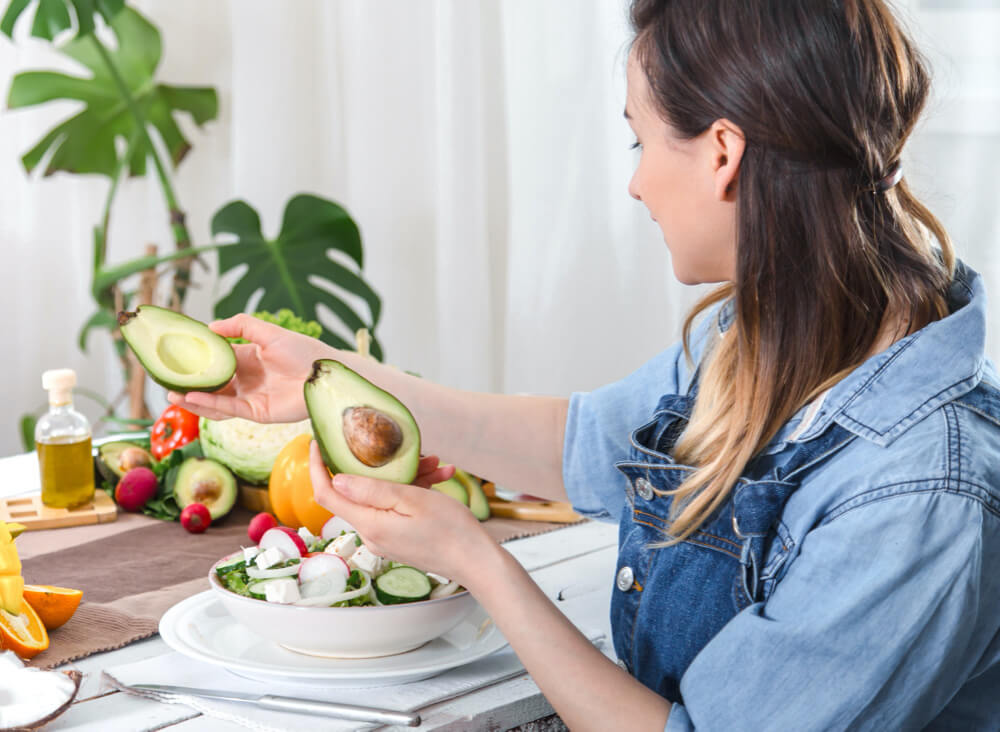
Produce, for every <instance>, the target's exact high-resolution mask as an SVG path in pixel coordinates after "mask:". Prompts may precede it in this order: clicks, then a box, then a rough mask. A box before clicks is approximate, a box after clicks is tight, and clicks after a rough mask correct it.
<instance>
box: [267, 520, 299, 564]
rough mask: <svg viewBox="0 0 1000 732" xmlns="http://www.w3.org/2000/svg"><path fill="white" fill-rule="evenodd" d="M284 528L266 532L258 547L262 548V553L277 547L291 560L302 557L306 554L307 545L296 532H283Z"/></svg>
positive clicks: (280, 527) (279, 527)
mask: <svg viewBox="0 0 1000 732" xmlns="http://www.w3.org/2000/svg"><path fill="white" fill-rule="evenodd" d="M283 528H285V527H283V526H278V527H277V528H274V529H268V530H267V531H265V532H264V535H263V536H261V537H260V543H259V544H258V545H257V546H258V547H260V550H261V551H266V550H268V549H270V548H271V547H277V548H278V550H279V551H280V552H281V553H282V554H284V555H285V556H286V557H288V558H289V559H295V558H297V557H301V556H302V555H303V554H305V553H306V543H305V542H304V541H302V537H300V536H299V535H298V534H296V533H295V532H294V531H292V532H288V531H282V529H283Z"/></svg>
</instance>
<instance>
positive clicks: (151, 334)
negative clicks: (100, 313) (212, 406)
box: [118, 305, 236, 392]
mask: <svg viewBox="0 0 1000 732" xmlns="http://www.w3.org/2000/svg"><path fill="white" fill-rule="evenodd" d="M118 325H119V326H120V328H121V332H122V337H123V338H124V339H125V342H126V343H127V344H128V345H129V347H130V348H131V349H132V351H133V352H134V353H135V355H136V358H138V359H139V363H141V364H142V367H143V368H144V369H145V370H146V373H148V374H149V376H150V378H151V379H152V380H153V381H155V382H156V383H157V384H159V385H160V386H163V387H165V388H167V389H170V390H171V391H177V392H188V391H215V390H217V389H221V388H222V387H223V386H225V385H226V384H228V383H229V380H230V379H231V378H233V374H234V373H235V372H236V354H235V353H234V352H233V347H232V346H231V345H229V341H227V340H226V339H225V338H223V337H222V336H220V335H218V334H216V333H213V332H212V330H211V329H210V328H209V327H208V326H207V325H205V324H204V323H202V322H200V321H198V320H195V319H194V318H189V317H188V316H186V315H182V314H181V313H175V312H174V311H173V310H167V309H165V308H159V307H156V306H155V305H140V306H139V307H138V308H137V310H136V312H134V313H129V312H124V313H119V314H118Z"/></svg>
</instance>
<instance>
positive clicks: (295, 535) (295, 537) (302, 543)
mask: <svg viewBox="0 0 1000 732" xmlns="http://www.w3.org/2000/svg"><path fill="white" fill-rule="evenodd" d="M275 528H276V529H277V530H278V531H284V532H285V533H286V534H288V535H289V536H290V537H292V541H294V542H295V545H296V546H297V547H299V551H300V552H302V553H303V554H305V553H306V552H308V551H309V547H307V546H306V540H305V539H303V538H302V537H301V536H299V532H297V531H296V530H295V529H292V528H289V527H287V526H275Z"/></svg>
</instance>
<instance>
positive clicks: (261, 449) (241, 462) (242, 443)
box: [198, 417, 312, 484]
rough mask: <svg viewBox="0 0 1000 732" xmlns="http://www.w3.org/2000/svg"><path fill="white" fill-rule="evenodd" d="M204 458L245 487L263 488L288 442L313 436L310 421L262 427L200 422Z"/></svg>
mask: <svg viewBox="0 0 1000 732" xmlns="http://www.w3.org/2000/svg"><path fill="white" fill-rule="evenodd" d="M199 429H200V432H199V436H198V439H199V440H200V441H201V449H202V452H204V453H205V457H207V458H212V459H213V460H218V461H219V462H220V463H222V464H223V465H225V466H226V467H227V468H229V469H230V470H231V471H233V473H234V474H235V475H236V477H237V478H239V479H240V480H242V481H244V482H245V483H254V484H263V483H267V479H268V478H269V477H270V475H271V468H272V467H273V466H274V461H275V459H276V458H277V457H278V453H279V452H281V448H283V447H284V446H285V445H286V444H288V442H290V441H291V439H292V438H293V437H295V436H296V435H300V434H302V433H304V432H309V433H311V432H312V427H311V425H310V423H309V420H308V419H304V420H302V421H301V422H290V423H275V424H261V423H259V422H252V421H250V420H249V419H240V418H239V417H233V418H232V419H222V420H214V419H205V418H204V417H202V418H201V420H200V422H199Z"/></svg>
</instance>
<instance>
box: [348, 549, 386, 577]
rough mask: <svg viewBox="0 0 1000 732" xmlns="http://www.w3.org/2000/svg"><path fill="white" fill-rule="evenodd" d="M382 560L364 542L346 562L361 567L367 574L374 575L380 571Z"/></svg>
mask: <svg viewBox="0 0 1000 732" xmlns="http://www.w3.org/2000/svg"><path fill="white" fill-rule="evenodd" d="M383 561H384V560H383V559H382V557H380V556H379V555H378V554H375V553H374V552H372V551H371V550H369V549H368V547H366V546H365V545H364V544H362V545H361V546H359V547H358V548H357V550H356V551H355V552H354V554H352V555H351V558H350V560H349V561H348V564H350V565H351V566H353V567H354V568H355V569H363V570H364V571H365V572H367V573H368V574H370V575H372V576H375V575H376V574H378V573H379V572H381V571H382V562H383Z"/></svg>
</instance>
